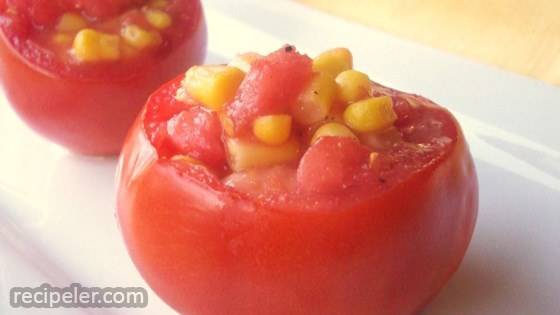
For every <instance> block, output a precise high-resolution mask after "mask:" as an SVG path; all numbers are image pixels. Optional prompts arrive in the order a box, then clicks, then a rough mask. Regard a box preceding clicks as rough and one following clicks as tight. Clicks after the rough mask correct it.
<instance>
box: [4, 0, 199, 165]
mask: <svg viewBox="0 0 560 315" xmlns="http://www.w3.org/2000/svg"><path fill="white" fill-rule="evenodd" d="M205 51H206V26H205V23H204V16H203V14H202V8H201V5H200V2H199V0H150V1H148V0H0V79H1V84H2V86H3V88H4V90H5V92H6V96H7V97H8V99H9V100H10V103H11V104H12V105H13V107H14V109H15V110H16V111H17V113H18V114H19V115H20V117H22V118H23V120H25V121H26V122H27V123H28V124H29V125H30V126H31V127H32V128H33V129H34V130H36V131H38V132H39V133H41V134H42V135H44V136H46V137H47V138H49V139H51V140H52V141H54V142H56V143H58V144H60V145H62V146H64V147H67V148H69V149H70V150H72V151H76V152H79V153H84V154H96V155H107V154H117V153H118V152H120V149H121V146H122V143H123V141H124V137H125V135H126V132H127V130H128V129H129V128H130V126H131V124H132V122H133V121H134V118H135V117H136V116H137V115H138V113H139V112H140V110H141V108H142V106H143V105H144V103H145V102H146V100H147V98H148V96H149V95H150V94H151V93H152V92H153V91H154V90H155V89H156V88H157V87H159V86H160V85H161V84H163V83H164V82H166V81H168V80H170V79H171V78H173V77H174V76H176V75H177V74H178V73H179V72H180V69H185V68H187V67H189V66H191V65H193V64H197V63H199V62H201V61H202V60H203V58H204V53H205Z"/></svg>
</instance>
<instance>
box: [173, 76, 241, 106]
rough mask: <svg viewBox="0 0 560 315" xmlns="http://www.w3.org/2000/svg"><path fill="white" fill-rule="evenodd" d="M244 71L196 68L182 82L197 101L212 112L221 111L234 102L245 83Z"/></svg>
mask: <svg viewBox="0 0 560 315" xmlns="http://www.w3.org/2000/svg"><path fill="white" fill-rule="evenodd" d="M244 77H245V74H244V73H243V71H241V70H239V69H237V68H234V67H228V66H194V67H192V68H190V69H189V70H188V71H187V75H186V76H185V79H184V80H183V82H182V85H183V86H184V87H185V89H186V90H187V92H188V93H189V95H190V96H191V97H193V98H194V99H195V100H197V101H199V102H201V103H202V104H203V105H204V106H206V107H208V108H209V109H211V110H215V111H220V110H222V109H223V107H224V105H225V104H226V103H227V102H228V101H230V100H232V99H233V98H234V97H235V94H236V93H237V88H238V87H239V85H240V84H241V81H243V78H244Z"/></svg>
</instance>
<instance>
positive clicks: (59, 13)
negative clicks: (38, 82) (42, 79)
mask: <svg viewBox="0 0 560 315" xmlns="http://www.w3.org/2000/svg"><path fill="white" fill-rule="evenodd" d="M197 5H199V4H198V2H197V1H187V0H0V28H1V30H2V33H3V34H4V36H5V38H6V40H7V41H8V42H9V43H10V44H11V46H12V47H13V48H14V49H15V50H16V51H17V52H18V53H19V54H20V55H22V56H23V57H24V58H25V59H26V60H27V61H28V62H30V63H32V64H34V65H36V66H38V67H40V68H42V69H44V70H46V71H48V72H53V73H56V74H59V75H63V76H70V77H76V76H78V77H83V78H95V77H108V76H112V77H123V76H128V75H131V73H134V72H135V70H136V71H137V68H138V67H139V66H142V65H145V64H146V61H147V60H146V58H162V57H164V56H165V55H166V54H168V53H169V52H170V51H172V50H173V48H174V47H176V46H178V45H180V44H181V42H182V41H183V40H184V38H185V36H186V35H187V34H189V33H190V32H192V30H191V28H192V27H193V26H194V25H196V23H192V19H197V18H200V17H198V16H190V14H193V12H198V10H197V8H196V7H195V6H197ZM116 64H118V67H116Z"/></svg>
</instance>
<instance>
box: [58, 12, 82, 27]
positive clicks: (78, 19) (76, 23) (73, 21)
mask: <svg viewBox="0 0 560 315" xmlns="http://www.w3.org/2000/svg"><path fill="white" fill-rule="evenodd" d="M87 26H88V22H87V21H86V19H84V18H83V17H82V16H81V15H79V14H76V13H64V14H63V15H62V16H61V17H60V19H59V20H58V24H57V25H56V30H57V31H59V32H77V31H79V30H81V29H83V28H86V27H87Z"/></svg>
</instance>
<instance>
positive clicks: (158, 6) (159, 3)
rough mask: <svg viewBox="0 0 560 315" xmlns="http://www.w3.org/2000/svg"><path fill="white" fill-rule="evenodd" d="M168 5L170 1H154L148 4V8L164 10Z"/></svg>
mask: <svg viewBox="0 0 560 315" xmlns="http://www.w3.org/2000/svg"><path fill="white" fill-rule="evenodd" d="M168 5H169V1H167V0H152V1H150V2H149V3H148V6H149V7H150V8H154V9H164V8H165V7H167V6H168Z"/></svg>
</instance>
